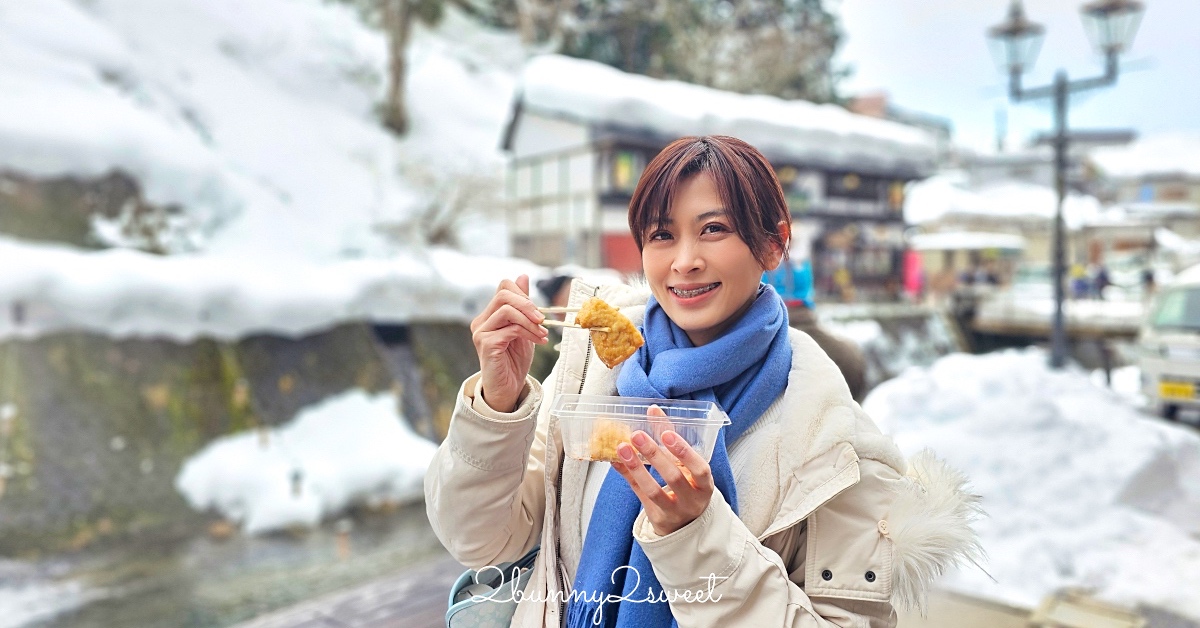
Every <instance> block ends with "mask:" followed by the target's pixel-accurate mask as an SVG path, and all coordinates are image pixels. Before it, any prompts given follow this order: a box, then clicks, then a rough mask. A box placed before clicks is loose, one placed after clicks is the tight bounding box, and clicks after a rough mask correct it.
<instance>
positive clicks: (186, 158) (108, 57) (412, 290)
mask: <svg viewBox="0 0 1200 628" xmlns="http://www.w3.org/2000/svg"><path fill="white" fill-rule="evenodd" d="M231 16H237V17H236V19H231ZM524 58H525V51H524V49H523V48H522V47H521V46H520V45H519V43H518V42H517V38H516V35H514V34H511V33H502V32H494V31H489V30H488V29H486V28H483V27H480V26H478V25H476V24H474V23H472V22H471V21H470V20H468V19H466V18H465V17H463V16H462V15H461V14H460V13H459V12H457V10H455V9H449V10H448V11H447V13H446V16H445V19H444V21H443V23H442V24H441V25H440V26H439V27H437V28H435V29H429V28H425V27H422V26H418V27H416V28H415V29H414V34H413V41H412V42H411V48H410V50H409V63H410V68H409V82H408V85H407V92H406V93H407V96H408V107H409V112H410V115H411V123H412V130H411V132H410V133H409V134H408V135H407V136H406V137H404V138H397V137H396V136H394V135H393V134H392V133H391V132H389V131H388V130H386V129H384V128H383V126H382V125H381V124H380V123H379V121H378V119H377V114H376V113H375V109H376V107H377V106H378V104H379V103H380V102H382V100H383V97H384V87H385V79H384V77H385V76H386V72H387V62H388V61H387V51H386V41H385V37H384V35H383V33H382V32H381V31H379V30H378V29H376V28H372V27H369V26H367V25H366V24H364V23H363V22H362V20H360V19H359V17H358V15H357V14H355V12H354V10H353V9H352V8H350V7H348V6H347V5H344V4H339V3H329V2H323V1H321V0H263V1H261V2H256V3H254V4H253V6H249V5H246V4H245V3H242V2H238V1H237V0H170V1H169V2H161V1H160V0H95V1H91V2H86V3H78V2H71V1H70V0H43V1H39V2H17V3H9V4H7V5H6V6H5V8H4V10H3V11H0V84H2V85H4V89H2V90H0V172H3V171H5V170H11V171H13V172H16V173H20V174H22V175H28V176H33V177H59V176H72V177H81V178H89V177H97V176H100V175H103V174H105V173H107V172H110V171H111V170H113V169H119V170H121V171H124V172H126V173H128V174H129V175H130V176H132V177H133V178H134V179H136V181H137V182H138V183H139V185H140V186H141V188H142V191H143V194H144V195H145V196H146V198H147V199H148V200H149V201H150V202H152V203H155V204H158V205H161V206H172V207H177V208H178V213H176V214H172V217H171V219H170V221H169V222H170V225H171V227H170V231H171V232H170V234H168V235H164V236H163V242H162V244H163V245H164V246H165V248H166V250H168V251H170V252H172V253H174V254H175V255H170V256H166V257H162V256H152V255H141V254H139V253H136V252H130V251H121V250H116V251H113V250H110V251H103V252H94V251H81V250H77V249H74V248H72V247H68V246H62V245H46V244H34V243H28V242H22V241H18V240H12V239H0V310H2V311H3V314H0V319H2V320H0V337H4V336H7V335H12V334H13V333H19V334H22V335H34V334H39V333H44V332H47V331H53V330H58V329H66V328H82V329H88V330H94V331H99V332H103V333H110V334H112V335H115V336H129V335H145V336H168V337H173V338H179V339H188V338H192V337H195V336H198V335H211V336H217V337H226V338H228V337H237V336H240V335H244V334H247V333H254V332H259V331H263V332H274V333H283V334H297V333H303V332H305V331H309V330H313V329H318V328H322V327H327V326H330V325H333V324H336V323H338V322H341V321H343V320H347V319H374V320H389V321H400V322H403V321H407V320H412V319H431V318H433V319H439V320H445V319H448V320H466V319H469V318H470V317H471V316H473V315H474V314H475V313H477V310H478V307H479V306H480V304H481V301H479V296H478V295H477V294H476V289H482V288H484V287H486V289H488V290H489V291H490V290H491V289H494V287H495V285H496V284H497V283H498V282H499V281H500V279H501V278H504V277H514V276H516V275H517V274H519V273H521V272H529V273H534V274H537V273H539V272H540V271H539V269H537V268H536V267H534V266H532V265H530V264H527V263H524V262H520V261H515V260H505V259H499V258H497V257H496V256H503V255H507V254H508V247H507V245H506V244H504V242H506V238H505V237H504V234H503V225H502V224H498V223H497V217H496V216H495V215H494V212H495V210H496V209H497V208H498V207H499V204H498V203H499V201H498V191H499V189H500V181H501V178H500V176H499V175H500V172H501V166H502V159H501V155H500V152H499V142H500V136H501V132H502V128H503V125H504V122H505V119H506V116H507V114H508V110H509V107H510V105H511V101H512V94H513V89H514V85H515V81H516V73H517V71H518V69H519V68H520V66H521V64H522V63H523V61H524ZM10 192H11V190H6V189H4V188H3V187H0V194H6V193H10ZM446 204H450V205H454V206H455V207H456V208H457V209H456V210H454V211H456V212H460V213H458V214H456V215H458V216H460V217H459V218H458V219H457V220H456V221H455V222H453V223H452V225H451V226H452V228H451V231H452V232H457V233H460V234H461V237H460V240H461V241H462V242H461V244H462V249H463V250H466V251H471V252H480V253H482V255H481V256H479V257H468V256H464V255H461V254H456V253H452V252H449V251H444V250H443V251H437V250H434V251H430V250H427V249H426V248H425V245H424V239H425V234H423V233H421V224H422V222H421V219H420V218H419V216H424V215H426V214H427V213H428V212H430V211H433V210H431V208H434V207H442V206H444V205H446ZM489 212H490V213H489ZM463 216H465V217H466V218H462V217H463ZM122 220H124V218H118V219H116V220H112V221H110V220H104V219H95V220H94V221H93V226H94V229H95V233H94V235H95V237H96V238H97V239H98V240H99V241H102V242H105V243H108V244H110V245H115V246H126V245H132V244H134V242H133V241H132V240H131V239H129V238H127V237H123V235H122V233H121V231H122V230H121V221H122ZM535 278H536V277H535ZM17 303H19V304H20V306H19V307H18V308H16V309H17V310H19V311H20V312H23V313H24V319H25V323H24V324H23V325H21V326H20V329H14V325H13V321H12V318H15V317H10V316H9V311H10V308H11V306H12V305H13V304H17Z"/></svg>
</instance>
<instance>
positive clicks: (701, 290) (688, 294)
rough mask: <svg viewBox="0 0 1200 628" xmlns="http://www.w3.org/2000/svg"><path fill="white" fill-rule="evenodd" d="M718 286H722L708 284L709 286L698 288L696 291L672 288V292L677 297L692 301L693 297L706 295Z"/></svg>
mask: <svg viewBox="0 0 1200 628" xmlns="http://www.w3.org/2000/svg"><path fill="white" fill-rule="evenodd" d="M718 285H720V284H719V283H711V284H708V285H707V286H704V287H703V288H696V289H695V290H680V289H678V288H671V292H674V293H675V294H676V295H677V296H680V297H683V298H685V299H690V298H692V297H698V296H700V295H702V294H704V293H705V292H708V291H710V290H712V289H714V288H716V287H717V286H718Z"/></svg>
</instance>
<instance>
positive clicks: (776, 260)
mask: <svg viewBox="0 0 1200 628" xmlns="http://www.w3.org/2000/svg"><path fill="white" fill-rule="evenodd" d="M775 229H776V230H777V231H779V235H781V236H783V247H782V248H781V247H780V246H779V245H778V244H775V243H774V242H772V243H771V253H770V254H769V255H768V256H767V265H766V266H764V267H763V270H775V269H776V268H779V265H780V264H782V263H783V257H784V253H785V252H786V251H787V250H788V247H789V246H791V245H792V223H790V222H788V221H786V220H780V221H779V222H778V223H777V224H776V225H775Z"/></svg>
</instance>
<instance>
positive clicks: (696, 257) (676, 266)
mask: <svg viewBox="0 0 1200 628" xmlns="http://www.w3.org/2000/svg"><path fill="white" fill-rule="evenodd" d="M671 270H672V271H674V272H675V273H676V274H679V275H686V274H688V273H690V272H693V271H697V270H704V258H703V257H702V256H701V255H700V250H699V247H697V246H696V245H695V244H692V243H681V244H680V245H679V250H677V251H676V252H675V259H674V260H673V262H672V263H671Z"/></svg>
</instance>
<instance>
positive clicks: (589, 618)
mask: <svg viewBox="0 0 1200 628" xmlns="http://www.w3.org/2000/svg"><path fill="white" fill-rule="evenodd" d="M787 330H788V318H787V309H786V307H784V304H783V300H782V299H780V298H779V295H778V294H776V293H775V290H774V289H773V288H772V287H771V286H769V285H765V284H764V285H761V286H759V290H758V294H757V296H756V297H755V300H754V303H753V305H751V306H750V309H749V310H747V311H746V313H745V315H744V316H742V318H741V319H740V320H738V321H737V322H736V323H735V324H734V325H733V326H732V327H731V328H730V329H729V330H728V331H726V332H725V334H724V335H722V336H721V337H720V338H717V339H716V340H713V341H712V342H710V343H708V344H706V345H704V346H701V347H696V346H693V345H692V343H691V341H690V340H688V337H687V335H686V334H685V333H684V331H683V330H682V329H680V328H679V327H678V326H677V325H675V323H674V322H672V321H671V319H670V318H668V317H667V314H666V312H664V311H663V309H662V306H661V305H659V304H658V302H657V301H655V300H654V298H653V297H651V298H650V302H649V303H648V304H647V307H646V320H645V324H644V326H643V328H642V335H643V336H644V337H645V338H646V344H645V345H644V346H642V348H641V349H639V350H638V352H637V354H636V355H634V356H633V358H632V359H630V360H628V361H627V362H625V364H624V365H623V366H622V367H621V372H620V374H619V375H618V376H617V392H618V393H620V395H621V396H622V397H651V398H659V399H663V398H665V399H700V400H708V401H715V402H716V403H717V404H719V405H720V407H721V409H722V410H724V411H725V413H726V414H727V415H729V418H730V420H731V421H732V423H731V424H730V425H728V426H726V427H724V428H722V429H721V431H720V433H719V434H718V436H717V443H716V447H715V449H714V451H713V455H712V459H711V460H710V461H709V466H710V467H711V468H712V475H713V480H714V483H715V484H716V487H717V488H718V489H720V491H721V495H723V496H724V497H725V501H727V502H729V505H730V506H731V507H733V510H734V512H737V489H736V487H735V486H734V483H733V470H732V469H731V468H730V465H729V454H728V452H727V451H726V443H732V442H734V441H736V440H737V438H738V437H739V436H741V435H742V434H743V433H744V432H745V431H746V430H747V429H749V428H750V426H751V425H753V424H754V422H755V421H757V420H758V417H760V416H762V414H763V412H765V411H766V410H767V407H769V406H770V405H771V403H772V402H774V401H775V399H776V398H778V397H779V395H780V394H782V393H783V390H784V388H786V387H787V378H788V372H789V370H790V369H791V365H792V347H791V345H790V344H789V343H788V337H787V335H788V331H787ZM651 474H652V475H653V476H654V477H655V479H657V480H658V481H659V483H660V484H662V483H663V481H662V478H661V477H659V475H658V472H657V471H654V470H653V469H651ZM641 509H642V506H641V502H639V501H638V499H637V496H636V495H634V493H633V490H632V489H630V488H629V484H628V483H627V482H626V481H625V479H624V478H622V477H621V476H620V474H618V473H617V472H616V471H614V470H610V471H609V473H608V475H607V476H605V478H604V483H603V484H602V485H601V488H600V494H599V496H597V498H596V504H595V506H593V508H592V518H591V522H590V524H589V525H588V534H587V538H586V539H584V543H583V554H582V558H581V560H580V563H579V570H578V573H577V574H576V576H575V583H574V586H573V587H572V589H573V591H574V592H575V595H574V596H572V597H571V598H570V600H569V606H568V608H567V625H568V626H570V628H587V627H589V626H605V627H614V626H619V627H630V626H631V627H636V628H654V627H665V626H676V625H677V624H676V623H675V621H674V618H673V617H672V616H671V608H670V606H669V605H668V604H667V603H665V602H655V603H648V602H645V601H644V600H646V599H655V600H657V599H659V596H660V593H661V592H662V586H661V585H659V583H658V578H657V576H656V575H655V573H654V569H653V568H652V567H651V565H650V560H649V559H648V558H647V557H646V554H645V552H643V551H642V548H641V546H640V545H638V544H637V543H635V542H634V540H633V535H632V530H633V522H634V520H635V519H636V518H637V516H638V513H639V512H641ZM626 566H628V567H632V568H633V569H622V567H626ZM634 570H636V573H635V572H634ZM705 575H707V574H695V576H696V587H695V589H694V590H702V589H703V584H702V582H703V581H702V580H701V578H702V577H704V576H705ZM595 600H610V601H607V602H599V603H596V602H595ZM629 600H639V601H640V602H637V603H634V602H630V601H629ZM597 619H599V621H598V622H597Z"/></svg>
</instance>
